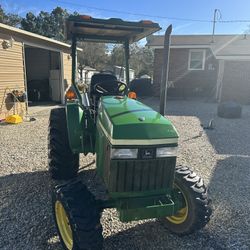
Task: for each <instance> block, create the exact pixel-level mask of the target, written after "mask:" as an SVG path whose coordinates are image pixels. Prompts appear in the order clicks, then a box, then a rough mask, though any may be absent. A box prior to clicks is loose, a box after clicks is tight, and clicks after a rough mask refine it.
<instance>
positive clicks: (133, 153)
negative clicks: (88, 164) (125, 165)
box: [111, 148, 138, 159]
mask: <svg viewBox="0 0 250 250" xmlns="http://www.w3.org/2000/svg"><path fill="white" fill-rule="evenodd" d="M137 154H138V149H137V148H133V149H130V148H112V149H111V159H136V158H137Z"/></svg>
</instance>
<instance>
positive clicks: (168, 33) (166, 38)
mask: <svg viewBox="0 0 250 250" xmlns="http://www.w3.org/2000/svg"><path fill="white" fill-rule="evenodd" d="M171 32H172V25H169V26H168V28H167V30H166V32H165V36H164V49H163V65H162V74H161V88H160V91H161V92H160V114H161V115H162V116H164V115H165V109H166V99H167V90H168V68H169V47H170V36H171Z"/></svg>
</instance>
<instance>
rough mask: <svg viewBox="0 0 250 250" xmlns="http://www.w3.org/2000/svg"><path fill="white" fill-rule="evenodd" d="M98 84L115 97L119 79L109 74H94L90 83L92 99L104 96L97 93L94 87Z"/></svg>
mask: <svg viewBox="0 0 250 250" xmlns="http://www.w3.org/2000/svg"><path fill="white" fill-rule="evenodd" d="M96 84H98V85H100V87H102V88H104V89H105V90H107V91H108V92H110V95H115V90H116V89H117V87H118V84H117V78H116V76H115V75H111V74H107V73H99V74H94V75H93V76H92V77H91V82H90V97H93V96H96V97H97V98H98V99H99V97H100V96H101V95H102V94H100V93H98V92H97V91H95V88H94V87H95V85H96Z"/></svg>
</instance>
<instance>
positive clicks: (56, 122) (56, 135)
mask: <svg viewBox="0 0 250 250" xmlns="http://www.w3.org/2000/svg"><path fill="white" fill-rule="evenodd" d="M48 144H49V145H48V151H49V153H48V158H49V172H50V174H51V177H52V178H53V179H56V180H60V179H64V180H69V179H72V178H74V177H76V176H77V173H78V170H79V154H74V153H73V152H72V151H71V148H70V145H69V139H68V128H67V121H66V112H65V108H56V109H52V110H51V112H50V118H49V136H48Z"/></svg>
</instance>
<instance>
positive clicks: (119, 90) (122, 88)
mask: <svg viewBox="0 0 250 250" xmlns="http://www.w3.org/2000/svg"><path fill="white" fill-rule="evenodd" d="M112 83H116V84H117V87H116V88H114V89H112V90H111V91H109V90H107V89H105V88H104V87H103V86H101V85H102V83H97V84H95V86H94V90H95V91H96V92H97V93H99V94H101V95H122V94H124V93H125V92H127V90H128V86H127V84H126V83H124V82H121V81H118V80H113V81H112Z"/></svg>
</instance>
